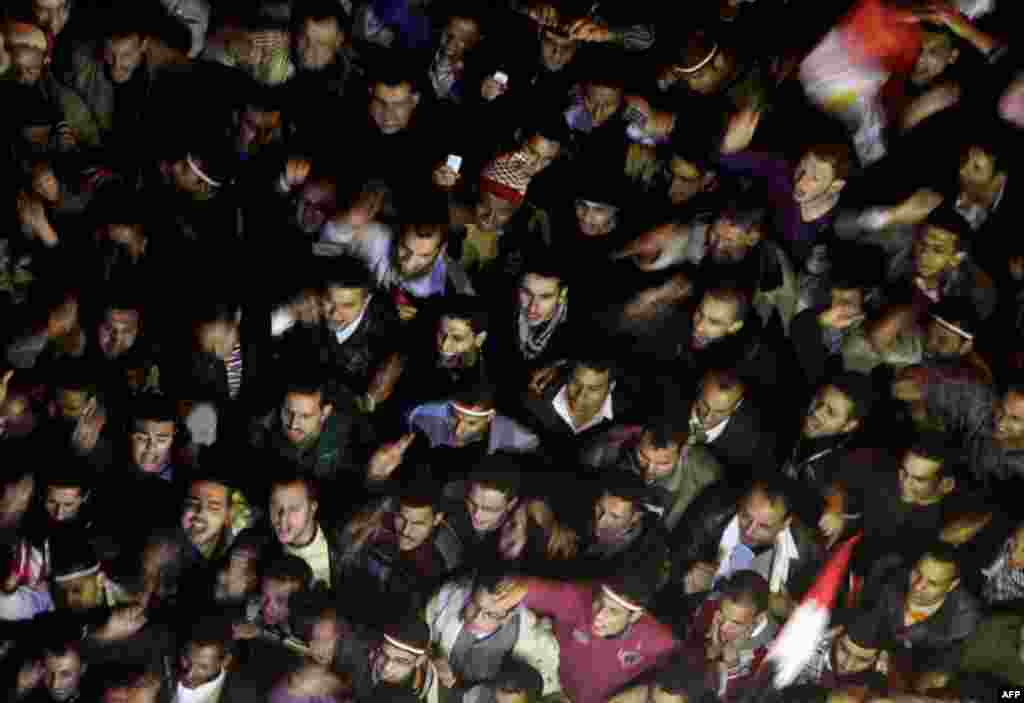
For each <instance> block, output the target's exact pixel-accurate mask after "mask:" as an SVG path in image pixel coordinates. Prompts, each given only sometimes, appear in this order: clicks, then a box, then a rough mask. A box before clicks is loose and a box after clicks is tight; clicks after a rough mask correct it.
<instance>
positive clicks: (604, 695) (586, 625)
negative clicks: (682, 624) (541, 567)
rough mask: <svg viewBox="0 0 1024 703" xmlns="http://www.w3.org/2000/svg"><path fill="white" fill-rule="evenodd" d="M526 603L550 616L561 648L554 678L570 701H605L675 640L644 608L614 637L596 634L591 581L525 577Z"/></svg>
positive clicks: (663, 656)
mask: <svg viewBox="0 0 1024 703" xmlns="http://www.w3.org/2000/svg"><path fill="white" fill-rule="evenodd" d="M529 588H530V591H529V594H528V595H527V596H526V600H525V601H524V603H525V604H526V607H527V608H530V609H531V610H536V611H537V612H539V613H543V614H545V615H549V616H551V618H552V619H553V620H554V633H555V637H556V638H557V639H558V645H559V647H560V649H561V655H560V657H559V678H560V679H561V683H562V690H563V691H564V692H565V694H566V695H567V696H568V697H569V699H570V700H571V701H572V702H573V703H604V701H606V700H607V699H608V698H609V697H610V696H612V695H613V694H615V693H617V692H618V691H619V690H620V689H621V688H623V687H624V686H625V685H626V684H628V683H629V682H631V681H633V680H634V679H636V678H637V677H638V676H640V675H641V674H642V673H644V672H645V671H648V670H650V669H653V668H655V667H658V666H660V665H662V664H664V663H665V662H666V661H667V660H668V659H669V658H670V657H671V655H672V653H673V652H675V651H676V650H677V649H678V648H679V646H680V643H679V642H678V641H677V640H676V639H675V638H674V637H673V635H672V630H671V629H670V628H669V627H668V626H666V625H663V624H662V623H660V622H658V621H657V620H655V619H654V618H652V617H651V616H650V615H647V614H645V615H644V616H643V617H642V618H640V620H638V621H637V622H635V623H634V624H633V625H632V626H631V627H629V628H628V629H627V630H626V632H625V633H623V634H622V635H621V636H619V637H613V638H607V639H605V638H600V637H595V636H594V635H593V634H592V633H591V631H590V624H591V622H592V621H593V601H594V589H593V586H591V585H584V584H576V583H560V582H553V581H545V580H540V579H530V580H529Z"/></svg>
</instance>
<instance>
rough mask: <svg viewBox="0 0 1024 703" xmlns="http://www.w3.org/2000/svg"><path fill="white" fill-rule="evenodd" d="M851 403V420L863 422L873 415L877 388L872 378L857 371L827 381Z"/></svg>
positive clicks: (844, 373)
mask: <svg viewBox="0 0 1024 703" xmlns="http://www.w3.org/2000/svg"><path fill="white" fill-rule="evenodd" d="M822 385H823V386H833V387H834V388H835V389H836V390H838V391H839V392H840V393H842V394H843V395H844V396H846V398H847V399H848V400H849V401H850V404H851V406H852V407H851V419H857V420H863V419H864V418H866V417H867V416H868V415H870V414H871V408H872V407H873V406H874V403H875V387H874V384H873V383H872V381H871V378H870V377H869V376H867V375H866V374H862V373H858V372H856V371H843V372H841V373H837V374H836V375H835V376H832V377H831V378H830V379H828V380H827V381H825V383H824V384H822Z"/></svg>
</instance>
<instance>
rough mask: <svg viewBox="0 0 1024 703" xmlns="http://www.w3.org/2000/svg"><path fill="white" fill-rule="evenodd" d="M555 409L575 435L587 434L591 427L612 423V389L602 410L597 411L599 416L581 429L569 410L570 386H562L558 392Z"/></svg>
mask: <svg viewBox="0 0 1024 703" xmlns="http://www.w3.org/2000/svg"><path fill="white" fill-rule="evenodd" d="M554 407H555V412H556V413H558V416H559V417H560V418H562V420H564V421H565V424H567V425H568V426H569V427H570V428H571V429H572V432H573V434H580V433H581V432H586V431H587V430H589V429H590V428H591V427H595V426H597V425H598V424H600V423H601V422H603V421H605V420H607V421H608V422H611V421H612V420H613V419H614V413H613V411H612V391H611V389H609V390H608V395H607V396H605V399H604V403H602V404H601V409H600V410H598V411H597V414H596V415H594V417H592V418H590V420H588V421H587V422H585V423H583V424H582V425H580V426H579V427H577V426H576V421H575V420H574V419H573V417H572V411H571V410H570V409H569V386H567V385H566V386H562V387H561V388H560V389H559V390H558V393H557V394H556V395H555V400H554Z"/></svg>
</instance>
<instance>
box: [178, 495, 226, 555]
mask: <svg viewBox="0 0 1024 703" xmlns="http://www.w3.org/2000/svg"><path fill="white" fill-rule="evenodd" d="M229 496H230V492H229V490H228V487H227V486H225V485H223V484H221V483H214V482H212V481H197V482H195V483H193V484H192V486H191V487H190V488H189V491H188V497H187V498H185V509H184V511H183V512H182V516H181V526H182V528H183V529H184V530H185V532H186V533H187V534H188V538H189V541H191V542H192V544H193V545H195V546H196V547H202V546H205V545H208V544H212V543H214V542H215V541H216V540H217V539H218V538H219V537H220V535H221V534H222V533H223V531H224V528H225V527H226V526H227V522H228V513H229V512H230V503H229V500H228V499H229Z"/></svg>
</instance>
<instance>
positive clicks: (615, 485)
mask: <svg viewBox="0 0 1024 703" xmlns="http://www.w3.org/2000/svg"><path fill="white" fill-rule="evenodd" d="M603 496H613V497H615V498H618V499H620V500H624V501H626V502H628V503H630V504H631V505H632V506H633V510H634V511H639V510H643V509H644V508H643V506H644V505H645V504H646V503H647V502H648V501H650V500H651V498H652V496H651V490H650V488H649V487H648V486H647V484H646V483H645V482H644V480H643V479H642V478H640V477H639V476H638V475H637V474H635V473H634V472H632V471H622V470H614V471H609V472H608V473H606V474H604V476H603V478H602V481H601V494H600V496H599V498H600V497H603Z"/></svg>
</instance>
